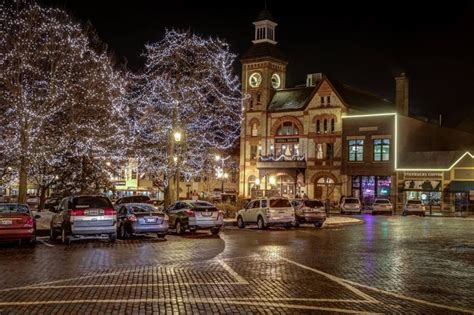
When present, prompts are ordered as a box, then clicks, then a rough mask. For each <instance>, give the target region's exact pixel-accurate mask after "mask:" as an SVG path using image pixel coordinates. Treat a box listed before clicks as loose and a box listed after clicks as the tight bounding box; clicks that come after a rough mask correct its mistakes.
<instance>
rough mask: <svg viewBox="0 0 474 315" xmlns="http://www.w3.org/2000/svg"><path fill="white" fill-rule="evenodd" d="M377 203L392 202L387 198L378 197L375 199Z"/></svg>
mask: <svg viewBox="0 0 474 315" xmlns="http://www.w3.org/2000/svg"><path fill="white" fill-rule="evenodd" d="M375 203H390V201H389V200H387V199H377V200H375Z"/></svg>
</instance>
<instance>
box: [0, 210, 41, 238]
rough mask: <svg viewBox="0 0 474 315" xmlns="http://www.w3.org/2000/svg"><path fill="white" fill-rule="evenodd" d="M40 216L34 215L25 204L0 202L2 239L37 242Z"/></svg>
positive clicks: (0, 232)
mask: <svg viewBox="0 0 474 315" xmlns="http://www.w3.org/2000/svg"><path fill="white" fill-rule="evenodd" d="M39 217H40V216H39V215H36V216H33V214H32V213H31V211H30V209H29V208H28V206H27V205H25V204H18V203H3V204H0V241H20V243H21V241H23V240H26V241H28V242H29V243H31V244H35V242H36V221H35V219H38V218H39Z"/></svg>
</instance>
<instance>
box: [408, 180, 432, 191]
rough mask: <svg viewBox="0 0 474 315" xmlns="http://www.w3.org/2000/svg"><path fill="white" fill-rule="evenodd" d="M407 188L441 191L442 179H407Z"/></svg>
mask: <svg viewBox="0 0 474 315" xmlns="http://www.w3.org/2000/svg"><path fill="white" fill-rule="evenodd" d="M404 188H405V190H422V191H440V190H441V181H440V180H428V179H426V180H406V181H405V185H404Z"/></svg>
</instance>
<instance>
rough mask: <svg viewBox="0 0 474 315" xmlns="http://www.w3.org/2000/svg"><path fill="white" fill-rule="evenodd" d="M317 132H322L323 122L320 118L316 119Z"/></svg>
mask: <svg viewBox="0 0 474 315" xmlns="http://www.w3.org/2000/svg"><path fill="white" fill-rule="evenodd" d="M316 132H317V133H321V122H320V121H319V119H318V120H316Z"/></svg>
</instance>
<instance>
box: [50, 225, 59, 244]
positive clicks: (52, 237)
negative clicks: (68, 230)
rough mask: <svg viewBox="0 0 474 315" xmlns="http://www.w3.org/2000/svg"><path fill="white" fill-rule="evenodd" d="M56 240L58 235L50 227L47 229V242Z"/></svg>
mask: <svg viewBox="0 0 474 315" xmlns="http://www.w3.org/2000/svg"><path fill="white" fill-rule="evenodd" d="M57 239H58V234H57V233H56V231H55V230H54V228H53V227H50V228H49V240H50V241H51V242H54V241H56V240H57Z"/></svg>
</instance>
